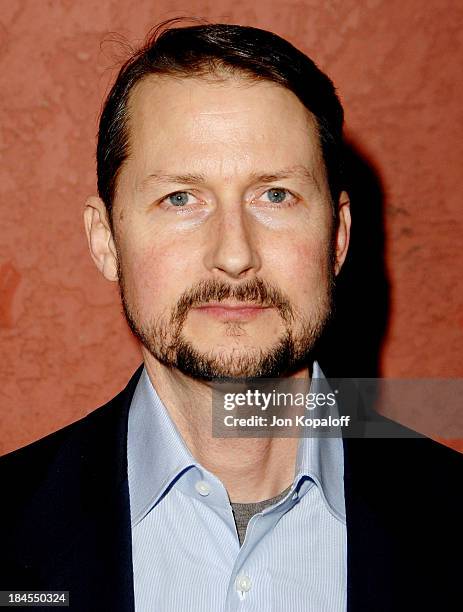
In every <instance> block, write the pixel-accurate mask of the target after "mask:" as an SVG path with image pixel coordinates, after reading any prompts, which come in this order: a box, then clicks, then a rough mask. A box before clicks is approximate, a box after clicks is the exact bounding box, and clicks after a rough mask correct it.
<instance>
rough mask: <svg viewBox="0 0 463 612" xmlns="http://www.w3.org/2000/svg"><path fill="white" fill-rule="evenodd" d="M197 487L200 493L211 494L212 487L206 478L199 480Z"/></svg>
mask: <svg viewBox="0 0 463 612" xmlns="http://www.w3.org/2000/svg"><path fill="white" fill-rule="evenodd" d="M195 489H196V490H197V491H198V493H199V494H200V495H203V496H205V495H209V493H210V492H211V487H210V486H209V485H208V484H207V482H206V481H205V480H198V482H197V483H196V484H195Z"/></svg>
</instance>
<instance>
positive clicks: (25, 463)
mask: <svg viewBox="0 0 463 612" xmlns="http://www.w3.org/2000/svg"><path fill="white" fill-rule="evenodd" d="M141 371H142V368H141V367H140V368H139V369H138V370H137V371H136V372H135V374H134V375H133V376H132V378H131V379H130V381H129V383H128V384H127V386H126V387H125V389H123V390H122V391H121V392H120V393H119V394H118V395H116V396H115V397H114V398H112V399H111V400H110V401H109V402H107V403H106V404H104V405H103V406H100V407H99V408H96V409H95V410H93V411H92V412H90V413H89V414H87V415H86V416H84V417H82V418H81V419H79V420H78V421H75V422H74V423H71V424H70V425H66V426H65V427H63V428H61V429H59V430H57V431H55V432H53V433H51V434H48V435H47V436H45V437H43V438H41V439H40V440H37V441H35V442H32V443H31V444H28V445H27V446H24V447H22V448H19V449H17V450H15V451H12V452H10V453H8V454H6V455H3V456H2V457H0V482H1V483H2V487H7V489H6V491H10V492H11V491H12V490H14V492H15V493H16V494H17V495H16V498H18V497H19V498H21V497H23V495H21V494H20V493H21V490H23V491H24V494H26V490H27V491H28V492H29V493H30V492H31V487H32V488H33V487H34V484H36V483H37V484H38V483H39V482H42V481H43V479H44V478H45V477H46V476H47V475H48V476H49V475H50V466H53V465H54V464H55V472H56V473H58V472H59V471H60V470H62V469H64V468H65V465H66V464H71V463H73V461H77V462H81V461H83V460H85V457H86V455H87V454H88V453H89V451H90V449H91V448H92V446H93V445H95V444H98V443H99V442H100V443H101V446H103V445H104V441H105V440H107V439H108V436H109V432H110V431H111V429H114V428H117V427H118V424H120V421H121V420H123V418H124V414H125V412H126V411H128V408H129V406H130V402H131V399H132V396H133V393H134V390H135V387H136V383H137V382H138V378H139V376H140V374H141ZM4 490H5V489H4ZM18 494H19V495H18Z"/></svg>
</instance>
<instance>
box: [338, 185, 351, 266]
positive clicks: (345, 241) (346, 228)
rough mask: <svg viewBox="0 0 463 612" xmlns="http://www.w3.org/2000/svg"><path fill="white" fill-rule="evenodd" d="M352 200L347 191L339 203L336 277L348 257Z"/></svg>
mask: <svg viewBox="0 0 463 612" xmlns="http://www.w3.org/2000/svg"><path fill="white" fill-rule="evenodd" d="M350 224H351V218H350V200H349V195H348V194H347V192H346V191H342V192H341V194H340V196H339V202H338V226H337V228H336V235H335V267H334V271H335V274H336V276H337V275H338V274H339V272H340V271H341V268H342V265H343V263H344V261H345V259H346V256H347V249H348V248H349V238H350Z"/></svg>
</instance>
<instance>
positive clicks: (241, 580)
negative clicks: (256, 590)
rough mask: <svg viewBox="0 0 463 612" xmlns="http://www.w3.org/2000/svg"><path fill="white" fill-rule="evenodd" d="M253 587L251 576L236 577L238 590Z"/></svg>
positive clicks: (247, 589)
mask: <svg viewBox="0 0 463 612" xmlns="http://www.w3.org/2000/svg"><path fill="white" fill-rule="evenodd" d="M250 588H251V579H250V578H249V576H238V578H237V579H236V590H237V591H244V592H247V591H249V589H250Z"/></svg>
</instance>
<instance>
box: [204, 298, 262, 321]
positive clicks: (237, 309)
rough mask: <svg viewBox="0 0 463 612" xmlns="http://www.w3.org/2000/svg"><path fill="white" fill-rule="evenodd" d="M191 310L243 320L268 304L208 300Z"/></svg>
mask: <svg viewBox="0 0 463 612" xmlns="http://www.w3.org/2000/svg"><path fill="white" fill-rule="evenodd" d="M193 310H196V311H197V312H199V313H201V314H204V315H208V316H212V317H214V318H216V319H220V320H235V321H237V320H242V321H244V320H246V319H252V318H255V317H257V316H259V315H260V314H262V313H264V312H265V311H267V310H269V306H261V305H259V304H250V303H246V302H235V303H227V302H209V303H207V304H203V305H201V306H198V307H196V308H194V309H193Z"/></svg>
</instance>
